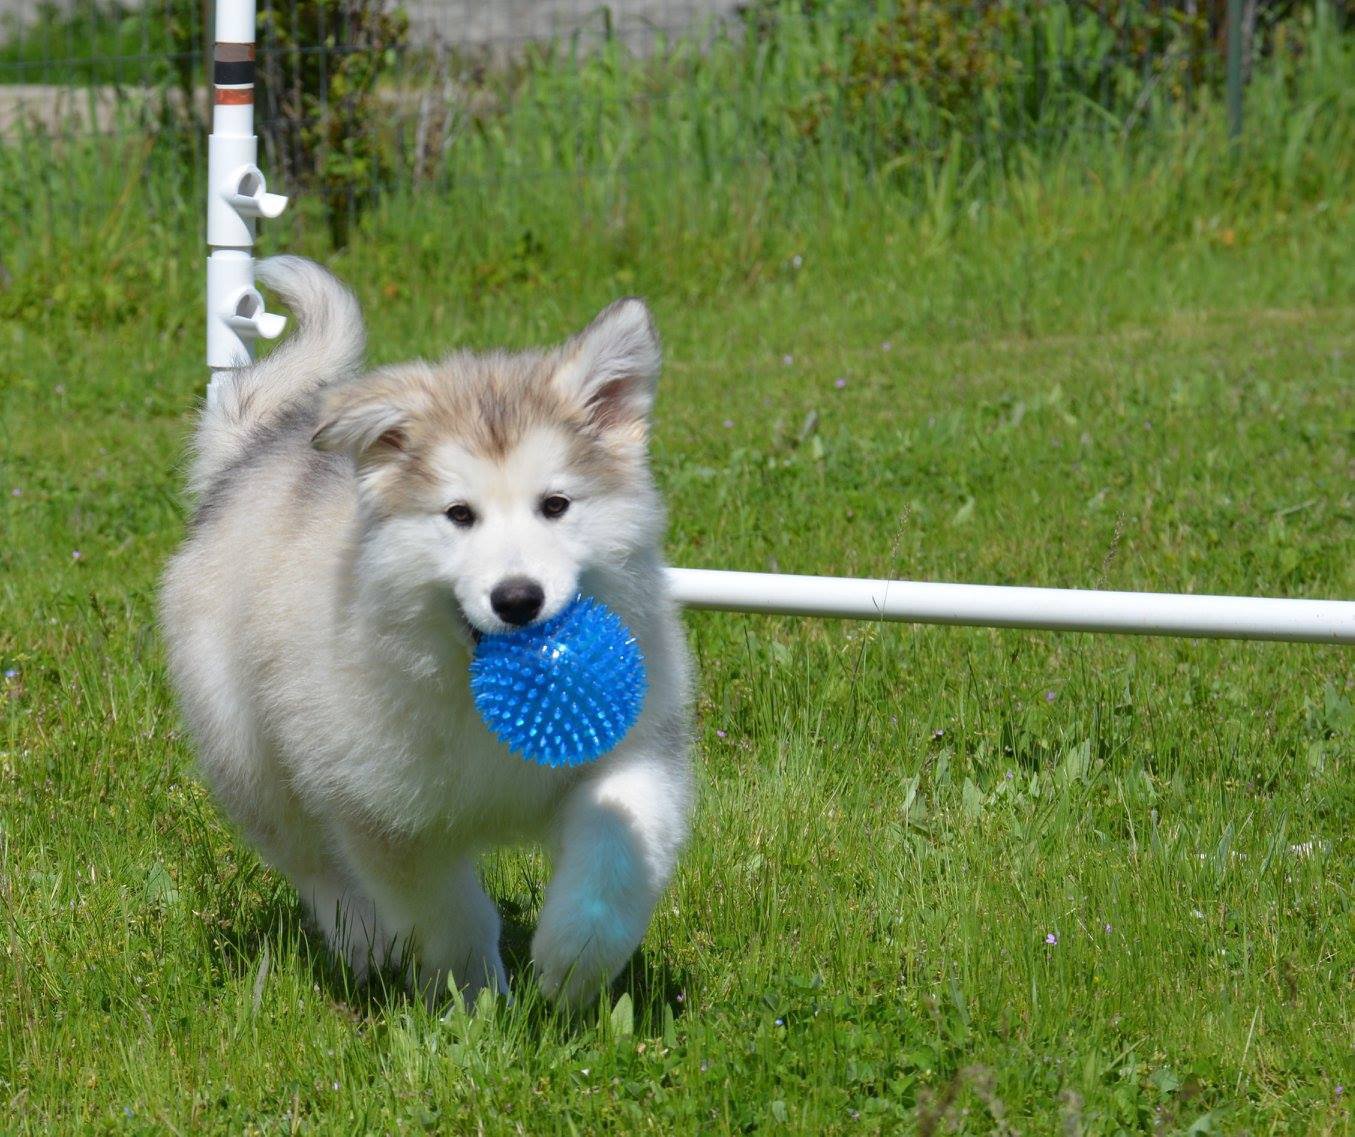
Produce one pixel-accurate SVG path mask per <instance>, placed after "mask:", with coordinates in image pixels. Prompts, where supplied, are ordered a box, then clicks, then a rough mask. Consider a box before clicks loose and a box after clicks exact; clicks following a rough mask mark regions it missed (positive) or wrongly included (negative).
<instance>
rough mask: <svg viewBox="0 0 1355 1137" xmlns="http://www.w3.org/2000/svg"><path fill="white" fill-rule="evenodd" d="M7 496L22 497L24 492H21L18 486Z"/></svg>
mask: <svg viewBox="0 0 1355 1137" xmlns="http://www.w3.org/2000/svg"><path fill="white" fill-rule="evenodd" d="M9 496H10V497H23V496H24V491H23V490H22V489H20V488H19V487H18V486H15V487H14V488H13V489H12V490H10V491H9Z"/></svg>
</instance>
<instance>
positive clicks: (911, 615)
mask: <svg viewBox="0 0 1355 1137" xmlns="http://www.w3.org/2000/svg"><path fill="white" fill-rule="evenodd" d="M668 581H669V587H670V588H671V590H672V592H673V595H674V597H675V598H676V599H677V601H678V602H679V603H681V604H684V605H686V606H687V607H688V608H713V609H718V610H721V611H726V612H761V613H769V614H779V615H785V616H834V617H839V618H844V619H849V620H897V621H901V622H904V623H916V624H969V625H973V626H976V627H996V628H1037V629H1041V630H1044V631H1051V632H1126V633H1129V634H1131V635H1140V636H1189V637H1195V636H1200V637H1210V638H1219V639H1242V640H1290V641H1296V642H1306V643H1324V644H1355V601H1349V600H1271V599H1266V598H1262V597H1252V596H1182V595H1176V594H1173V593H1166V592H1094V591H1090V590H1084V589H1072V588H1015V587H1006V586H1000V585H991V584H925V583H922V582H919V581H912V580H859V579H853V578H851V577H835V576H787V575H783V574H780V573H761V572H726V571H723V570H719V569H684V568H670V569H669V570H668Z"/></svg>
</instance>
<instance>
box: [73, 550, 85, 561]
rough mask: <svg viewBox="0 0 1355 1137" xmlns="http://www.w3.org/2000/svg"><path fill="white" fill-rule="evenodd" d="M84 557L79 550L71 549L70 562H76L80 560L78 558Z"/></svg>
mask: <svg viewBox="0 0 1355 1137" xmlns="http://www.w3.org/2000/svg"><path fill="white" fill-rule="evenodd" d="M84 555H85V554H84V553H82V552H81V551H80V550H79V549H72V550H71V560H73V561H78V560H80V558H81V557H83V556H84Z"/></svg>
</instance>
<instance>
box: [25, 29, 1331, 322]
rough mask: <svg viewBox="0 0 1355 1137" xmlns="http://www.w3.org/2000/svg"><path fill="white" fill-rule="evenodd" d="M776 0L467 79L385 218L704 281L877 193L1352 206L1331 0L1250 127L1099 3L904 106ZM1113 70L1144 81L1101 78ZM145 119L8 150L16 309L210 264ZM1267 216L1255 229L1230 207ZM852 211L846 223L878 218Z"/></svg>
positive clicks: (495, 261)
mask: <svg viewBox="0 0 1355 1137" xmlns="http://www.w3.org/2000/svg"><path fill="white" fill-rule="evenodd" d="M774 11H775V19H774V20H772V21H771V22H770V23H769V24H768V25H767V26H765V27H763V28H762V29H761V30H760V31H759V32H758V34H753V33H752V32H745V33H743V34H731V33H729V32H728V31H724V32H720V33H718V34H716V35H714V36H713V37H711V36H706V37H700V36H695V37H692V38H690V39H686V40H678V41H675V42H673V43H670V44H666V45H659V47H658V48H657V49H656V50H655V51H653V52H652V53H649V54H646V55H645V56H637V55H634V54H632V53H631V52H629V51H628V50H627V49H626V47H625V45H624V44H622V43H621V42H619V41H607V42H604V43H603V44H601V45H600V46H598V47H596V49H594V50H590V51H588V52H583V51H575V52H573V53H571V52H570V50H569V48H568V45H556V46H555V47H554V48H552V49H546V50H544V51H543V52H542V53H540V54H538V55H537V56H534V57H531V58H529V59H528V60H526V61H524V62H521V63H520V64H519V65H518V66H516V67H513V68H507V69H500V70H498V71H495V72H491V73H490V74H489V75H488V77H482V78H481V79H480V80H479V82H478V85H477V86H476V87H475V88H474V89H466V88H462V89H459V93H456V94H455V95H454V97H453V98H452V101H451V102H450V103H449V104H448V105H447V106H446V107H444V108H442V110H443V111H444V112H445V113H446V114H448V115H450V116H451V121H450V122H449V124H448V127H449V133H448V138H449V139H450V141H449V144H448V148H447V151H446V153H445V155H444V156H442V157H441V158H440V159H439V160H438V161H434V162H431V163H429V162H422V163H421V164H420V165H419V167H418V170H419V171H420V178H421V180H418V181H416V180H414V167H413V166H412V165H411V164H410V163H409V162H405V163H404V164H400V163H397V164H396V168H397V169H401V170H403V171H404V173H403V174H402V175H401V176H400V177H397V178H396V180H395V181H394V182H393V183H391V184H387V185H383V186H373V187H368V188H367V189H366V190H365V191H363V192H366V193H368V194H369V195H371V197H372V198H373V199H374V200H375V199H376V198H377V197H378V196H379V199H380V207H379V209H378V211H377V212H376V213H375V214H374V215H373V216H372V219H371V222H370V225H371V233H372V235H373V236H375V235H376V234H378V233H379V234H381V235H382V238H381V239H404V238H403V237H399V234H401V233H402V232H405V233H408V234H409V236H410V239H411V240H413V241H414V242H415V243H416V246H417V245H420V244H423V243H425V236H424V234H425V231H428V232H433V233H436V241H435V242H434V243H435V244H436V246H437V248H436V249H432V250H430V255H434V256H436V255H441V256H443V257H446V258H447V259H449V260H451V261H454V262H455V264H456V265H458V266H460V268H459V270H458V271H460V272H461V273H462V274H463V276H464V279H465V283H466V284H467V285H468V286H471V287H472V288H474V289H479V290H484V289H493V288H495V287H498V286H500V285H502V284H503V283H505V282H506V281H509V280H521V279H523V278H524V277H530V276H532V274H534V273H536V274H541V273H544V271H545V266H546V265H551V266H552V267H551V275H552V276H553V277H554V276H555V274H556V273H557V272H558V271H559V270H560V269H562V268H563V269H564V270H565V271H568V263H569V259H570V257H569V252H570V250H573V249H575V248H577V247H578V241H579V240H580V239H586V240H587V241H588V242H589V245H588V247H589V250H590V253H589V255H590V256H592V257H604V258H606V257H608V256H615V257H617V258H619V259H620V260H625V261H630V260H633V259H635V257H636V254H637V253H638V252H639V250H640V249H642V248H644V249H645V251H646V255H647V256H649V257H655V256H657V257H659V258H660V259H661V260H668V259H669V258H673V257H675V256H676V257H677V258H678V263H674V264H673V265H672V268H673V269H674V270H675V271H681V272H682V273H683V275H684V277H685V278H686V279H687V280H688V281H689V286H690V287H708V286H718V287H723V286H726V285H727V284H728V282H729V281H730V280H736V279H738V278H739V277H740V276H741V275H744V276H746V275H748V274H750V273H751V274H756V273H757V271H758V269H757V267H756V262H757V260H758V258H759V257H760V256H761V255H762V252H763V251H764V250H766V249H767V248H768V247H769V245H772V244H776V243H777V242H779V241H783V240H785V239H786V235H788V234H795V235H796V237H795V239H801V238H800V237H799V234H801V233H802V232H805V231H806V230H808V229H811V228H812V229H813V230H814V231H815V233H816V235H818V236H819V237H820V238H822V237H823V236H824V235H825V234H827V233H833V232H834V231H835V229H836V227H837V223H838V221H839V220H840V219H842V218H845V217H848V216H852V217H860V216H862V215H863V211H864V212H872V213H875V214H876V215H878V217H879V218H880V221H879V226H893V227H905V228H907V229H908V230H909V231H914V230H917V231H920V232H922V233H924V234H925V235H926V237H927V239H929V240H933V241H935V240H943V239H947V238H948V237H949V236H951V235H953V234H955V233H957V232H959V231H961V230H965V231H970V232H981V231H982V230H983V229H984V227H985V226H988V225H993V224H1001V218H1002V217H1005V216H1014V217H1024V218H1029V216H1030V215H1031V214H1032V212H1034V213H1035V214H1038V213H1039V211H1040V210H1041V208H1042V202H1047V201H1051V200H1057V201H1059V202H1060V207H1061V208H1063V207H1066V204H1067V203H1068V201H1069V200H1070V195H1072V196H1073V197H1075V198H1076V200H1077V201H1078V202H1080V203H1081V204H1080V205H1079V206H1078V208H1082V209H1089V210H1092V211H1094V212H1097V213H1098V214H1099V215H1100V218H1101V223H1102V224H1103V226H1104V229H1105V232H1106V234H1107V237H1108V239H1110V240H1120V241H1124V240H1127V239H1130V238H1133V239H1139V238H1143V237H1151V238H1153V239H1161V238H1162V237H1164V236H1166V235H1170V234H1172V233H1180V232H1182V231H1184V230H1185V229H1187V228H1189V227H1191V226H1196V225H1199V224H1201V223H1204V224H1218V225H1219V226H1220V227H1222V228H1225V229H1230V230H1231V231H1232V232H1233V233H1234V236H1235V238H1236V239H1239V240H1242V241H1245V240H1247V239H1248V234H1249V233H1251V232H1254V227H1255V226H1266V225H1273V224H1286V223H1292V219H1291V218H1289V217H1281V216H1279V214H1280V213H1285V214H1288V213H1292V211H1293V210H1294V209H1295V208H1301V209H1309V208H1311V209H1313V210H1316V211H1318V213H1317V214H1316V215H1315V217H1314V219H1313V223H1314V224H1324V223H1328V222H1324V221H1323V219H1322V216H1321V214H1322V211H1324V210H1326V211H1331V210H1334V209H1337V208H1338V203H1339V202H1340V201H1342V200H1343V199H1344V197H1345V196H1346V191H1347V188H1348V186H1349V185H1350V184H1351V181H1352V174H1353V173H1355V170H1353V169H1352V167H1353V166H1355V49H1353V48H1352V42H1351V37H1350V36H1348V35H1346V34H1343V33H1342V32H1341V30H1340V29H1339V27H1338V26H1337V21H1336V16H1335V13H1334V10H1333V9H1332V8H1331V6H1330V5H1328V4H1326V3H1319V4H1318V5H1317V7H1316V8H1314V9H1312V10H1311V11H1309V12H1308V13H1307V14H1306V15H1304V16H1303V17H1302V19H1298V18H1296V20H1295V21H1294V23H1293V25H1292V27H1291V29H1290V35H1289V38H1288V41H1287V42H1288V44H1289V46H1288V47H1287V48H1285V49H1284V50H1282V51H1276V52H1274V53H1272V54H1271V55H1269V56H1267V57H1266V58H1263V59H1259V60H1258V61H1257V63H1256V66H1255V68H1254V73H1253V78H1252V82H1251V86H1250V89H1249V92H1248V100H1247V127H1246V130H1245V133H1244V135H1243V138H1242V139H1241V141H1240V143H1239V144H1238V145H1237V146H1230V145H1229V143H1228V142H1227V140H1226V137H1225V127H1224V120H1223V114H1222V111H1221V107H1220V106H1219V104H1218V101H1217V98H1216V94H1215V90H1214V88H1213V87H1211V86H1210V85H1209V84H1208V83H1203V84H1201V85H1200V86H1198V87H1193V88H1189V89H1186V88H1179V85H1178V87H1174V86H1173V83H1174V80H1173V79H1172V78H1171V74H1170V73H1169V72H1170V69H1159V72H1160V73H1159V74H1156V75H1154V74H1149V75H1148V76H1147V77H1146V78H1144V77H1143V76H1140V77H1139V81H1138V85H1137V86H1133V85H1132V84H1131V83H1130V79H1129V78H1128V77H1127V76H1126V75H1125V74H1124V73H1123V72H1124V70H1125V68H1124V65H1122V64H1117V63H1116V59H1115V56H1114V55H1113V53H1112V47H1113V45H1112V44H1110V43H1109V42H1108V40H1107V36H1108V33H1107V32H1106V31H1105V29H1104V28H1100V25H1098V24H1097V23H1096V21H1095V18H1094V17H1093V16H1092V15H1091V14H1090V13H1089V12H1088V11H1087V10H1086V9H1082V8H1079V7H1077V6H1070V5H1064V4H1053V5H1041V6H1039V7H1038V8H1035V9H1032V11H1033V12H1034V15H1033V16H1032V17H1031V18H1030V19H1028V20H1026V21H1024V22H1022V23H1020V24H1018V25H1012V27H1011V28H1007V29H1005V30H1002V32H1001V34H1002V36H1003V37H1005V38H1003V39H1001V40H1000V46H1003V47H1004V49H1009V50H1010V51H1012V52H1018V51H1019V55H1018V56H1015V57H1014V59H1013V61H1012V62H1011V63H1010V64H1003V65H1002V68H1000V69H999V70H998V72H997V74H996V77H995V78H993V79H992V80H991V83H990V86H989V87H988V88H986V89H984V90H981V91H979V92H978V95H977V96H976V97H977V99H978V102H977V103H976V104H975V106H973V107H969V108H960V109H958V110H957V109H956V108H955V107H954V106H950V107H949V108H947V107H945V106H940V105H929V104H928V102H927V96H928V94H929V92H930V93H931V94H933V95H934V94H935V93H936V92H935V90H933V89H929V88H927V87H926V86H925V84H923V85H921V86H919V83H922V81H921V80H918V81H917V82H913V83H912V84H911V86H910V85H909V84H906V83H900V84H896V86H900V87H903V88H906V90H905V93H904V94H903V95H899V96H898V97H899V98H904V99H905V103H904V104H898V105H895V104H891V103H890V102H889V100H890V98H893V97H894V96H895V95H896V94H898V93H897V92H896V91H894V90H893V88H890V89H889V90H883V91H882V92H880V97H879V98H878V99H875V100H871V101H867V102H864V103H863V102H861V101H860V100H857V101H855V102H853V98H852V96H851V94H850V82H848V81H847V80H845V79H844V78H843V77H844V76H848V77H850V76H851V75H852V74H853V73H854V71H853V68H854V67H855V68H856V71H859V70H860V65H859V64H856V63H854V62H853V61H854V59H855V56H856V55H859V53H860V51H861V50H862V49H861V46H860V45H861V43H862V42H870V41H869V40H868V39H867V40H865V41H863V39H862V36H863V34H864V33H863V32H862V30H861V26H860V23H861V21H860V13H861V11H862V8H861V5H859V4H855V5H853V4H826V5H821V6H819V7H818V8H817V9H816V10H815V11H814V12H813V14H812V15H806V14H805V12H804V11H803V10H802V9H801V8H800V7H799V6H798V5H789V4H787V5H783V6H779V7H776V8H775V9H774ZM1098 28H1100V30H1099V31H1098ZM1034 44H1039V45H1040V46H1039V48H1038V50H1036V49H1035V48H1034V47H1033V46H1032V45H1034ZM413 66H414V65H413V62H411V68H413ZM994 66H995V67H996V66H997V65H994ZM1106 76H1109V77H1110V79H1109V80H1106V79H1104V77H1106ZM1108 81H1109V82H1110V84H1111V86H1112V87H1113V86H1115V85H1118V86H1119V87H1122V88H1123V90H1122V91H1121V92H1120V93H1119V94H1111V95H1107V96H1106V97H1102V98H1097V97H1094V96H1097V95H1098V94H1105V92H1104V91H1101V90H1100V88H1101V87H1104V86H1105V85H1106V82H1108ZM390 99H391V104H390V105H391V113H390V115H389V118H388V120H387V119H383V120H382V121H378V122H375V123H373V129H374V130H376V131H378V132H382V133H384V134H385V135H387V139H386V144H387V145H388V146H389V147H390V148H392V149H399V148H400V147H401V146H403V145H405V144H406V143H407V142H408V138H409V134H408V131H407V129H406V127H407V122H406V119H405V117H404V116H403V112H402V111H401V109H400V108H401V107H402V106H405V105H406V104H405V103H402V102H401V101H400V96H399V93H398V92H391V93H390ZM425 109H426V108H425ZM128 113H129V114H132V113H134V112H130V111H129V112H128ZM133 122H134V120H131V119H129V120H128V121H127V122H126V123H124V124H123V125H124V126H125V127H126V128H127V129H126V132H125V133H118V134H114V135H112V136H101V137H93V136H83V137H80V136H77V137H63V136H60V135H56V136H51V135H46V134H43V133H40V132H29V133H28V134H26V135H24V136H21V137H19V138H17V139H16V140H14V141H12V142H10V143H9V144H7V145H6V146H5V147H4V148H3V149H0V177H3V178H4V180H5V184H6V186H7V187H8V192H7V193H6V194H5V195H4V198H3V200H0V225H3V226H4V228H5V229H6V231H8V232H12V233H13V234H14V237H13V239H12V240H11V241H9V242H7V244H6V248H5V250H4V253H3V255H4V258H5V264H6V267H7V269H8V271H9V274H10V275H11V277H12V278H13V281H12V283H11V285H10V287H9V288H8V289H6V290H5V291H3V292H0V314H4V315H7V316H10V317H16V316H20V317H36V316H38V315H40V314H43V313H47V312H50V311H51V310H52V309H54V308H57V309H61V310H64V311H67V312H70V313H73V314H76V315H78V317H79V318H81V319H88V320H96V321H106V320H114V321H116V320H120V319H127V318H129V317H131V316H133V315H134V314H135V313H136V312H137V311H139V310H141V308H142V307H143V306H144V304H145V301H146V297H147V295H148V294H150V293H151V292H153V291H156V290H161V289H165V288H174V289H179V288H182V287H188V288H192V287H195V285H194V284H193V283H192V281H193V277H194V275H195V274H194V273H193V272H188V273H186V274H184V275H181V274H180V270H179V268H178V267H174V266H171V265H170V264H169V262H171V261H176V262H179V264H180V265H188V264H191V263H192V260H193V257H194V250H195V247H196V244H197V238H198V236H199V235H200V232H201V213H202V209H201V205H200V202H201V199H202V192H203V187H202V177H201V173H202V170H201V167H202V162H201V154H202V148H201V145H200V140H195V139H187V140H185V139H184V138H183V137H182V135H181V134H178V133H176V132H175V131H173V130H170V129H166V128H163V127H162V129H160V130H158V131H157V130H155V129H152V128H150V127H144V130H145V132H144V133H140V134H133V133H132V131H131V127H132V125H133ZM406 157H408V155H407V156H406ZM1127 195H1132V196H1133V197H1134V199H1135V200H1134V203H1133V204H1134V208H1133V210H1132V221H1127V222H1125V221H1122V220H1121V217H1120V215H1121V214H1122V213H1124V212H1125V211H1124V210H1123V208H1122V207H1123V206H1124V205H1125V199H1126V197H1127ZM1280 203H1283V207H1281V204H1280ZM1323 203H1325V205H1324V204H1323ZM320 215H321V206H320V204H319V203H317V202H316V201H314V200H307V199H305V197H304V196H303V197H302V199H300V200H299V201H298V202H297V205H296V208H295V209H294V210H293V211H292V212H291V213H290V214H289V215H288V216H287V217H285V218H284V220H283V221H282V222H281V223H278V224H276V225H270V226H268V227H267V235H266V237H265V247H267V246H268V245H269V244H278V245H286V246H287V247H289V248H296V247H302V248H309V249H311V250H319V249H322V248H324V245H325V238H324V234H323V233H322V231H321V227H320V225H319V221H320ZM1243 215H1246V217H1247V218H1248V220H1247V223H1246V225H1245V226H1242V227H1241V228H1239V223H1238V222H1236V221H1235V220H1234V221H1230V220H1229V219H1230V218H1233V219H1236V218H1240V217H1241V216H1243ZM1202 219H1203V220H1202ZM1211 219H1212V220H1211ZM1048 220H1049V223H1050V224H1051V225H1056V224H1057V222H1056V220H1055V219H1052V218H1051V219H1048ZM1126 225H1128V226H1129V228H1128V229H1126ZM877 227H878V226H877ZM850 229H851V226H850V225H848V226H847V227H846V229H845V230H843V232H842V233H840V234H839V236H840V237H841V238H842V239H855V237H856V234H854V233H850V232H849V231H850ZM684 250H685V252H684ZM96 266H99V267H98V269H97V271H96ZM703 281H704V282H706V283H705V284H703V283H702V282H703Z"/></svg>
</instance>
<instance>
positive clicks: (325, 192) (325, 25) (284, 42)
mask: <svg viewBox="0 0 1355 1137" xmlns="http://www.w3.org/2000/svg"><path fill="white" fill-rule="evenodd" d="M407 32H408V20H407V18H406V17H405V15H404V13H403V12H402V11H401V10H400V9H398V8H392V7H391V6H390V5H389V4H387V3H385V0H283V2H275V3H267V2H266V3H265V4H264V5H263V6H261V9H260V12H259V41H260V52H259V72H258V74H259V91H258V103H259V106H260V108H261V111H262V114H261V118H260V121H259V124H258V130H259V134H260V137H261V139H262V140H263V144H264V147H265V151H266V154H267V157H268V161H269V163H270V165H271V167H272V168H273V169H274V170H275V171H276V174H277V175H280V176H281V177H282V179H283V181H284V184H286V185H288V186H292V187H295V189H296V190H299V191H301V192H303V193H305V192H309V193H313V194H315V195H316V196H317V197H318V199H319V201H320V202H321V204H322V206H323V209H324V212H325V216H326V219H327V223H328V226H329V232H330V238H331V241H332V243H333V245H334V247H335V248H342V247H343V246H344V245H346V244H347V243H348V239H349V234H350V231H351V228H352V225H353V222H354V220H355V219H356V218H357V216H358V215H359V214H360V213H361V212H362V211H363V209H364V208H365V207H366V206H367V204H368V203H369V202H370V201H371V200H372V198H373V197H374V196H375V194H376V192H377V191H378V189H379V188H380V187H381V186H383V185H384V184H385V183H386V182H387V181H388V180H389V178H390V177H391V174H392V171H393V168H394V167H393V154H392V152H391V150H390V148H389V146H388V145H386V143H385V138H386V135H385V133H384V132H382V131H381V130H380V129H379V128H378V127H377V124H378V123H379V122H380V121H381V119H382V117H383V116H384V115H385V113H386V110H385V108H384V106H383V104H382V102H381V99H380V94H379V84H380V82H381V80H382V79H383V78H385V77H387V76H389V75H390V74H392V73H393V71H394V69H395V67H396V64H397V60H398V57H399V51H400V49H401V47H402V46H403V45H404V42H405V38H406V34H407Z"/></svg>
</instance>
